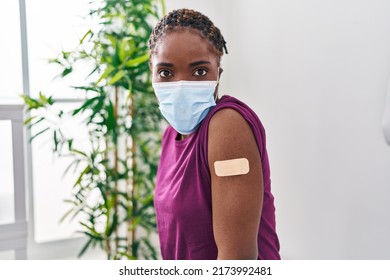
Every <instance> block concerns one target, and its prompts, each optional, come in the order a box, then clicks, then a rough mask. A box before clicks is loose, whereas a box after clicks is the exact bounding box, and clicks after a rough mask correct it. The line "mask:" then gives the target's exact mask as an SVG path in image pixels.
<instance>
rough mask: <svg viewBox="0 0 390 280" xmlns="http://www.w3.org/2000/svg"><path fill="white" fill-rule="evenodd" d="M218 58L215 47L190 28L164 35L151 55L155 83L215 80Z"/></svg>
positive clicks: (218, 72) (217, 72)
mask: <svg viewBox="0 0 390 280" xmlns="http://www.w3.org/2000/svg"><path fill="white" fill-rule="evenodd" d="M218 64H219V59H218V55H217V54H216V51H215V50H214V49H213V46H212V45H211V44H210V43H209V42H208V41H207V40H206V39H204V38H202V37H201V36H200V35H199V33H198V32H197V31H195V30H191V29H179V30H175V31H172V32H170V33H168V34H165V35H164V36H163V37H162V38H161V40H160V42H159V43H158V44H157V46H156V49H155V50H154V52H153V54H152V57H151V68H152V69H151V70H152V75H153V76H152V79H153V82H175V81H180V80H185V81H213V80H214V81H215V80H217V76H218V74H220V72H221V71H218V66H219V65H218Z"/></svg>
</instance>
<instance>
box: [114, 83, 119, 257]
mask: <svg viewBox="0 0 390 280" xmlns="http://www.w3.org/2000/svg"><path fill="white" fill-rule="evenodd" d="M118 94H119V92H118V87H117V86H116V87H115V95H114V116H115V128H116V134H117V135H116V139H115V140H116V143H114V171H115V176H116V178H115V194H114V195H115V200H114V211H115V212H114V213H115V214H116V215H118V217H119V213H118V191H119V186H118V177H119V176H118V161H119V157H118V137H119V130H118V129H117V128H118ZM113 222H114V221H113ZM114 237H115V255H117V253H118V247H119V233H118V226H116V227H115V236H114Z"/></svg>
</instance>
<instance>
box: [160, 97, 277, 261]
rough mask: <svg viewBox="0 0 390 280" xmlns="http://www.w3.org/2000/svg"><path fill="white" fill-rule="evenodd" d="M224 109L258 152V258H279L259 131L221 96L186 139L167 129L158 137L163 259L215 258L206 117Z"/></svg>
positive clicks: (248, 115)
mask: <svg viewBox="0 0 390 280" xmlns="http://www.w3.org/2000/svg"><path fill="white" fill-rule="evenodd" d="M224 108H231V109H234V110H236V111H237V112H239V113H240V114H241V115H242V116H243V117H244V118H245V120H246V121H247V122H248V123H249V125H250V126H251V128H252V131H253V134H254V136H255V138H256V141H257V145H258V148H259V152H260V157H261V163H262V168H263V178H264V179H263V180H264V200H263V209H262V215H261V220H260V226H259V233H258V252H259V255H258V259H269V260H272V259H280V256H279V240H278V236H277V234H276V231H275V207H274V198H273V196H272V194H271V180H270V168H269V162H268V155H267V150H266V145H265V131H264V128H263V126H262V124H261V122H260V120H259V118H258V117H257V115H256V114H255V113H254V112H253V111H252V110H251V109H250V108H249V107H248V106H247V105H246V104H244V103H243V102H241V101H239V100H237V99H236V98H234V97H230V96H226V95H225V96H223V97H222V98H221V100H220V101H219V102H218V104H217V105H216V106H215V107H214V108H213V109H211V110H210V112H209V113H208V115H207V117H206V118H205V119H204V121H203V122H202V123H201V125H200V126H199V128H198V130H197V131H196V132H194V133H193V134H192V135H190V136H189V137H188V138H186V139H184V140H178V139H177V136H178V133H177V132H176V131H175V130H174V129H173V128H172V127H171V126H169V127H168V128H167V129H166V131H165V133H164V136H163V140H162V152H161V158H160V164H159V167H158V171H157V177H156V189H155V198H154V199H155V202H154V203H155V209H156V216H157V228H158V235H159V239H160V247H161V254H162V257H163V259H173V260H215V259H217V255H218V250H217V246H216V244H215V241H214V235H213V221H212V208H211V177H210V171H209V165H208V156H207V147H208V126H209V123H210V119H211V117H212V116H213V115H214V114H215V113H216V112H217V111H218V110H221V109H224Z"/></svg>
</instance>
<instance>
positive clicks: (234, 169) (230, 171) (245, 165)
mask: <svg viewBox="0 0 390 280" xmlns="http://www.w3.org/2000/svg"><path fill="white" fill-rule="evenodd" d="M214 168H215V174H216V175H217V176H218V177H225V176H236V175H244V174H247V173H248V172H249V161H248V160H247V159H246V158H236V159H229V160H221V161H216V162H214Z"/></svg>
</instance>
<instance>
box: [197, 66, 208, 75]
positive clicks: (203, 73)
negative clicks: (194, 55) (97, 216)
mask: <svg viewBox="0 0 390 280" xmlns="http://www.w3.org/2000/svg"><path fill="white" fill-rule="evenodd" d="M206 74H207V70H206V69H202V68H201V69H197V70H196V71H195V72H194V75H195V76H204V75H206Z"/></svg>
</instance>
